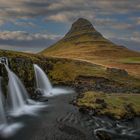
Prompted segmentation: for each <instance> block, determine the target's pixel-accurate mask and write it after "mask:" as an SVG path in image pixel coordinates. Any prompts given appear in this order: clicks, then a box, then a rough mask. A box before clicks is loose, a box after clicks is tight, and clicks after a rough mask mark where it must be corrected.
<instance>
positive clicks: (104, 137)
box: [96, 131, 111, 140]
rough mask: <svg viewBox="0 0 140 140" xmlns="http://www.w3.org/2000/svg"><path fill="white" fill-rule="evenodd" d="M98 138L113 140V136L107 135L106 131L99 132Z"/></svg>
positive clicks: (97, 133)
mask: <svg viewBox="0 0 140 140" xmlns="http://www.w3.org/2000/svg"><path fill="white" fill-rule="evenodd" d="M96 136H97V137H98V138H99V139H100V140H111V136H110V135H109V134H107V133H106V132H105V131H97V132H96Z"/></svg>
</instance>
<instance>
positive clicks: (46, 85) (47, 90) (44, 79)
mask: <svg viewBox="0 0 140 140" xmlns="http://www.w3.org/2000/svg"><path fill="white" fill-rule="evenodd" d="M34 70H35V77H36V85H37V89H40V90H41V91H43V94H44V96H48V97H49V96H56V95H60V94H67V93H73V92H74V91H73V90H71V89H66V88H55V87H52V85H51V82H50V80H49V78H48V76H47V75H46V73H45V72H44V71H43V70H42V69H41V68H40V67H39V66H38V65H36V64H34Z"/></svg>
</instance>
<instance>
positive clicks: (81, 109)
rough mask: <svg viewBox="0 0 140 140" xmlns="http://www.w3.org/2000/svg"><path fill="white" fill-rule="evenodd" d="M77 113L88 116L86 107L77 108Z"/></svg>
mask: <svg viewBox="0 0 140 140" xmlns="http://www.w3.org/2000/svg"><path fill="white" fill-rule="evenodd" d="M79 112H81V113H83V114H88V113H89V110H88V109H87V108H86V107H80V108H79Z"/></svg>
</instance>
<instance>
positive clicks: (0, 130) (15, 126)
mask: <svg viewBox="0 0 140 140" xmlns="http://www.w3.org/2000/svg"><path fill="white" fill-rule="evenodd" d="M1 83H2V78H1V77H0V136H1V137H4V138H7V137H10V136H12V135H14V134H15V133H16V132H17V131H18V130H19V129H21V128H22V127H23V125H22V124H21V123H12V124H9V123H8V120H7V116H6V110H5V106H6V104H5V102H4V96H3V92H2V87H1Z"/></svg>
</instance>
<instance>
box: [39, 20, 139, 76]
mask: <svg viewBox="0 0 140 140" xmlns="http://www.w3.org/2000/svg"><path fill="white" fill-rule="evenodd" d="M40 55H44V56H53V57H61V58H70V59H77V60H84V61H87V62H91V63H94V64H99V65H103V66H106V67H117V68H121V69H126V70H127V71H128V72H129V73H130V74H132V75H135V76H138V77H140V73H139V71H140V53H139V52H135V51H132V50H129V49H127V48H125V47H123V46H118V45H116V44H114V43H112V42H111V41H109V40H107V39H106V38H104V37H103V36H102V35H101V34H100V33H99V32H97V31H96V30H95V28H94V27H93V26H92V24H91V23H90V22H89V21H87V20H86V19H78V20H77V21H76V22H75V23H74V24H73V25H72V27H71V29H70V31H69V32H68V33H67V34H66V35H65V36H64V38H62V39H61V40H60V41H58V42H57V43H56V44H54V45H52V46H50V47H49V48H47V49H46V50H44V51H42V52H41V53H40Z"/></svg>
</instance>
